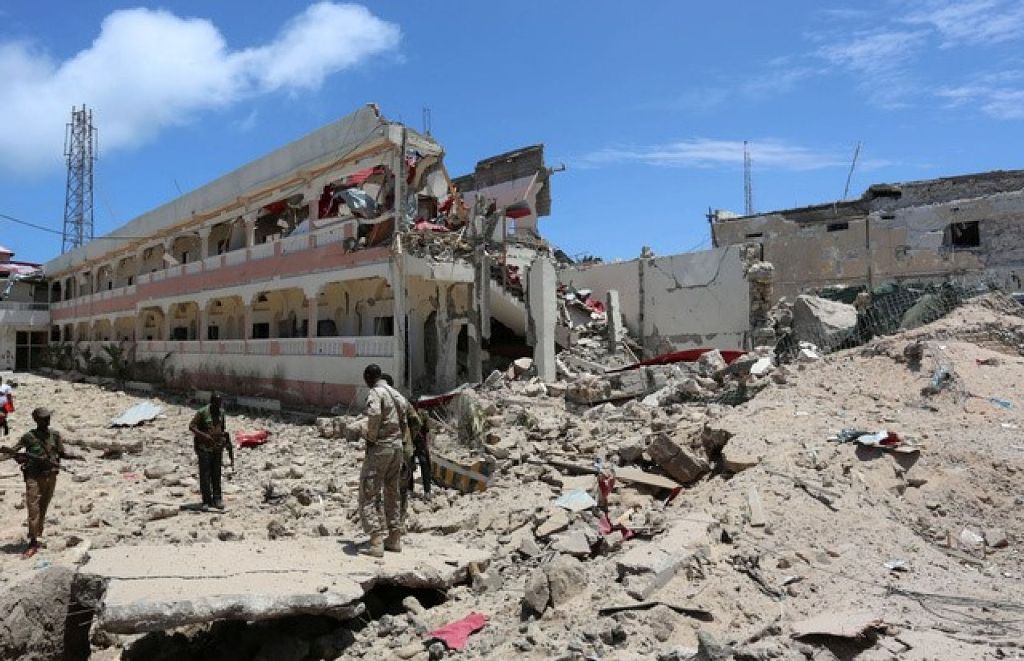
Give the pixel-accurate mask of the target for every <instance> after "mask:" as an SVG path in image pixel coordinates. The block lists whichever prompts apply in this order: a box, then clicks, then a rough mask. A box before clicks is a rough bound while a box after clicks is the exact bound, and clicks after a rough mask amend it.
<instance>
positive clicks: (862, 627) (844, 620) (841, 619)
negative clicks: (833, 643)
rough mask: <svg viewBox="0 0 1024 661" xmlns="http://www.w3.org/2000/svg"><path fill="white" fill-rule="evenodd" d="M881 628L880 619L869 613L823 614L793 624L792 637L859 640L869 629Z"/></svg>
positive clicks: (875, 614) (876, 615)
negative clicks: (826, 637)
mask: <svg viewBox="0 0 1024 661" xmlns="http://www.w3.org/2000/svg"><path fill="white" fill-rule="evenodd" d="M880 626H882V618H881V617H879V616H878V614H877V613H872V612H870V611H845V612H841V613H823V614H821V615H816V616H815V617H812V618H809V619H806V620H801V621H799V622H795V623H794V624H793V637H794V638H804V637H806V636H834V637H837V638H859V637H861V636H863V635H864V634H865V633H867V632H868V631H870V630H871V629H875V628H877V627H880Z"/></svg>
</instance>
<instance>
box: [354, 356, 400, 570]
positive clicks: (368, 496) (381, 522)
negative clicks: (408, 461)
mask: <svg viewBox="0 0 1024 661" xmlns="http://www.w3.org/2000/svg"><path fill="white" fill-rule="evenodd" d="M363 380H364V381H365V382H366V385H367V387H368V388H370V392H369V394H368V395H367V396H366V416H367V421H366V458H365V459H364V460H363V469H362V471H361V472H360V475H359V514H360V518H361V519H362V523H363V530H365V531H366V532H367V533H368V534H369V535H370V547H369V549H368V550H367V554H368V555H372V556H374V557H378V558H379V557H383V555H384V551H385V550H387V551H394V552H399V551H401V550H402V529H401V526H402V523H401V514H400V510H399V505H400V503H399V481H400V479H401V474H402V440H403V436H404V430H405V424H406V423H405V416H404V415H402V413H403V411H402V409H401V405H400V404H399V402H398V399H397V398H396V394H397V393H395V391H394V390H393V389H392V388H389V387H388V384H387V383H386V382H385V381H384V379H383V378H382V375H381V370H380V367H379V366H378V365H368V366H367V367H366V370H364V372H363ZM397 396H398V397H401V395H397ZM403 401H404V399H403ZM382 503H383V507H381V504H382ZM382 509H383V512H381V510H382ZM382 514H383V516H382ZM385 532H387V539H386V540H385V539H384V533H385Z"/></svg>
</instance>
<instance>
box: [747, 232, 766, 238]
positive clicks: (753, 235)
mask: <svg viewBox="0 0 1024 661" xmlns="http://www.w3.org/2000/svg"><path fill="white" fill-rule="evenodd" d="M763 236H764V232H751V233H749V234H747V238H748V239H760V238H761V237H763Z"/></svg>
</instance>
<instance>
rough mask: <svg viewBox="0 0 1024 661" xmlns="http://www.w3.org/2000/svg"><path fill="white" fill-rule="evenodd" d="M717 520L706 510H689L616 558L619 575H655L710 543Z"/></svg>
mask: <svg viewBox="0 0 1024 661" xmlns="http://www.w3.org/2000/svg"><path fill="white" fill-rule="evenodd" d="M715 525H717V523H716V521H715V520H714V519H713V518H712V517H710V516H708V515H707V514H704V513H699V512H698V513H690V514H688V515H687V517H686V519H685V520H683V521H680V522H678V523H676V524H675V525H674V526H673V527H672V528H670V529H669V530H668V531H667V532H666V533H664V534H663V535H660V536H658V537H657V538H655V540H654V541H653V542H650V543H643V544H634V545H632V546H631V547H630V548H628V550H626V552H625V553H623V554H622V555H621V556H620V557H619V558H617V559H616V563H615V565H616V569H617V570H618V573H619V577H620V578H621V577H623V576H628V575H636V574H653V573H657V572H658V571H660V570H661V569H662V568H664V567H667V566H670V565H673V564H678V563H679V562H680V561H681V560H685V559H686V558H688V557H689V556H690V555H691V554H692V553H693V552H694V551H695V550H696V549H697V548H699V547H701V546H704V545H707V544H708V542H709V541H710V539H711V530H712V528H713V527H714V526H715Z"/></svg>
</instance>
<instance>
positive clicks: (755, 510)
mask: <svg viewBox="0 0 1024 661" xmlns="http://www.w3.org/2000/svg"><path fill="white" fill-rule="evenodd" d="M747 507H749V508H750V525H751V526H752V527H754V528H763V527H764V526H765V524H766V523H767V520H766V519H765V515H764V503H762V502H761V494H760V493H758V491H757V487H755V486H753V485H751V487H750V489H748V490H747Z"/></svg>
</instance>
